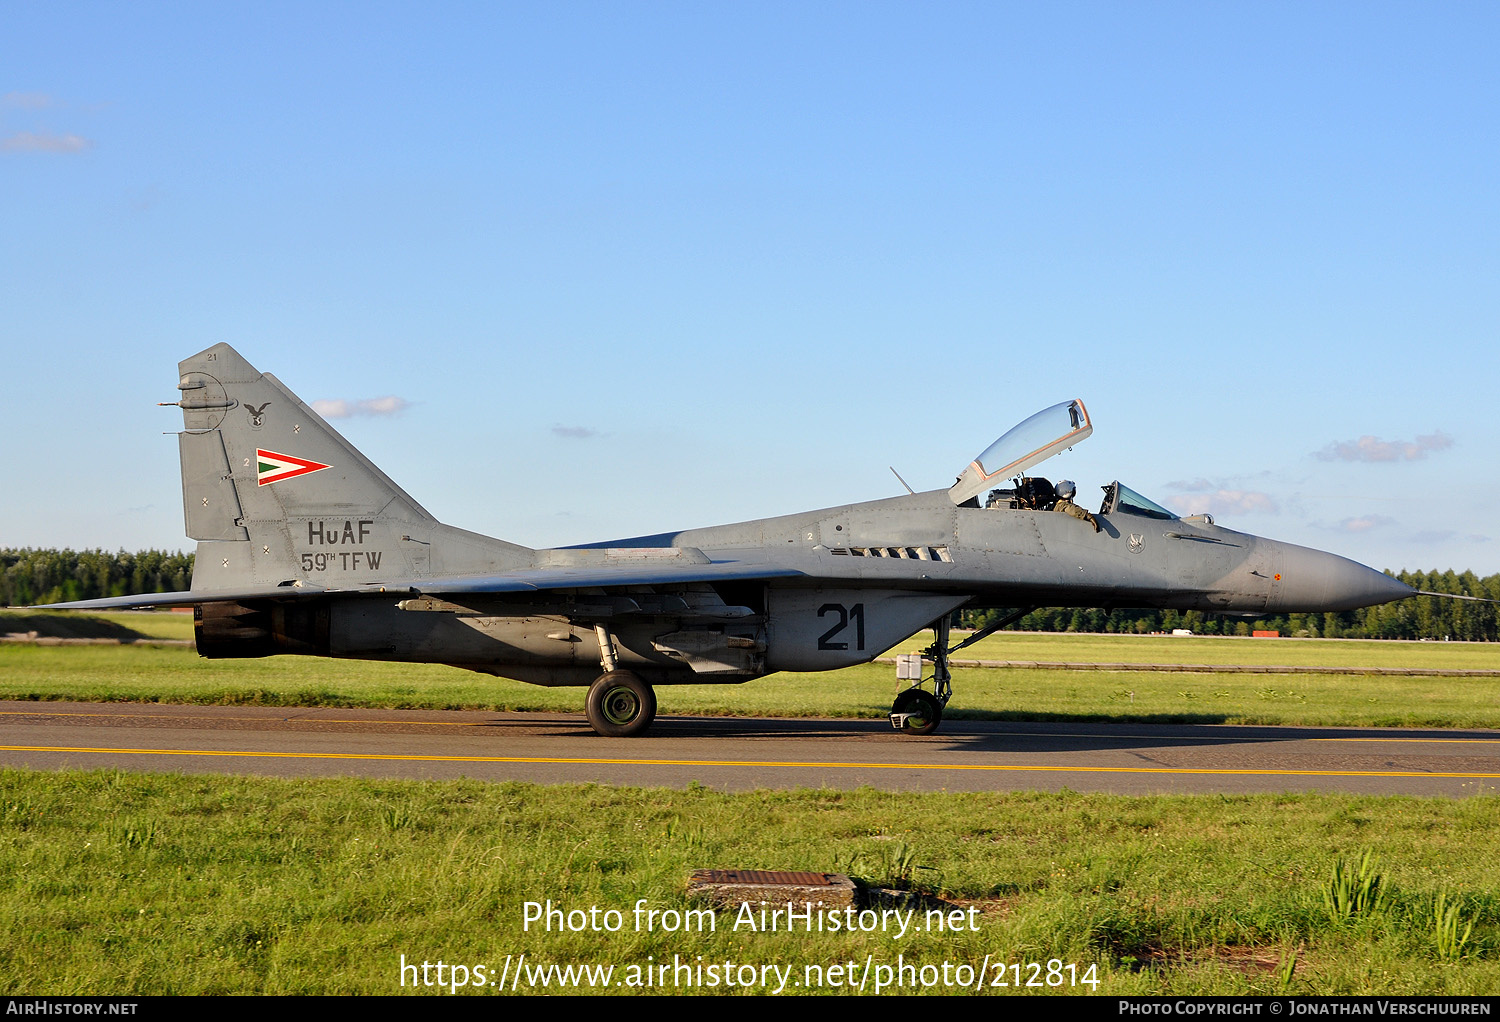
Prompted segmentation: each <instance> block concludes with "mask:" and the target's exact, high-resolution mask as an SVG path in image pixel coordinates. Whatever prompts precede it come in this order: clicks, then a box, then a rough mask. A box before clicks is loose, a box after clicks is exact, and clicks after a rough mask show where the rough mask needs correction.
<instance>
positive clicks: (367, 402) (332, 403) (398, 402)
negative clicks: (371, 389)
mask: <svg viewBox="0 0 1500 1022" xmlns="http://www.w3.org/2000/svg"><path fill="white" fill-rule="evenodd" d="M410 407H411V402H410V401H408V400H406V398H404V397H397V396H396V395H394V394H387V395H386V396H385V397H369V398H364V399H363V400H360V401H345V400H344V399H343V398H325V399H323V400H321V401H314V402H313V403H312V408H313V411H315V412H317V413H318V414H319V415H321V416H323V418H325V419H348V418H352V417H354V416H356V415H399V414H400V413H401V412H404V411H406V409H408V408H410Z"/></svg>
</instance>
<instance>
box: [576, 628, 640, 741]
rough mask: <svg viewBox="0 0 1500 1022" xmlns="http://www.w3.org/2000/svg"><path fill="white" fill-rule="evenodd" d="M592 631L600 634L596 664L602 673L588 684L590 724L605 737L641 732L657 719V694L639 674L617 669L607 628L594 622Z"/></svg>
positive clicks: (617, 662) (625, 736) (587, 710)
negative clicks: (597, 661)
mask: <svg viewBox="0 0 1500 1022" xmlns="http://www.w3.org/2000/svg"><path fill="white" fill-rule="evenodd" d="M594 634H595V635H597V636H598V637H599V665H600V666H601V667H603V668H604V673H603V674H601V675H600V676H599V677H598V678H596V679H595V680H594V683H593V684H592V685H590V686H589V697H588V701H587V702H586V703H585V704H584V712H585V713H587V714H588V718H589V726H590V727H592V728H593V729H594V730H595V731H597V732H598V733H599V734H601V735H604V736H606V737H608V738H633V737H634V736H636V735H639V734H644V733H645V731H646V729H647V728H648V727H650V726H651V722H652V721H653V720H655V719H656V693H655V692H654V691H653V690H652V688H651V686H650V685H648V684H646V683H645V682H644V681H642V680H641V678H640V676H639V675H637V674H634V673H632V672H631V671H626V670H621V669H620V666H619V660H618V658H617V657H616V656H615V642H614V636H612V635H610V634H609V629H607V628H605V627H604V626H603V625H595V626H594Z"/></svg>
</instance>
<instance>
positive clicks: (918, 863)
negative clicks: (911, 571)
mask: <svg viewBox="0 0 1500 1022" xmlns="http://www.w3.org/2000/svg"><path fill="white" fill-rule="evenodd" d="M1497 808H1500V805H1497V802H1496V800H1495V799H1493V798H1476V799H1468V800H1464V801H1446V800H1435V799H1434V800H1417V799H1374V798H1353V797H1336V796H1318V795H1295V796H1255V797H1233V798H1228V797H1224V798H1219V797H1214V798H1184V797H1153V798H1111V797H1106V796H1095V795H1078V794H1072V793H1067V792H1064V793H1062V794H1056V795H1053V794H1037V793H1023V794H1002V793H994V794H980V795H964V794H946V795H939V796H923V797H921V798H913V797H912V796H910V795H898V794H887V793H882V792H875V791H870V790H864V791H857V792H836V791H803V792H790V793H773V792H757V793H752V794H748V795H739V796H732V795H725V794H721V793H717V792H713V791H709V790H706V789H690V790H688V791H681V792H669V791H658V790H653V791H643V790H634V789H610V788H602V787H593V786H580V787H557V788H542V787H536V786H531V785H521V784H499V785H497V784H481V783H477V782H452V783H421V782H376V781H363V780H302V781H283V780H274V779H260V778H208V777H183V776H170V775H153V776H142V775H131V774H124V773H115V772H93V773H67V772H62V773H30V772H23V771H4V772H0V814H3V823H4V827H3V831H0V926H3V931H0V932H4V934H5V937H4V940H3V943H0V948H3V953H0V989H3V991H4V992H5V993H7V994H14V993H23V992H24V993H27V994H42V993H71V994H79V993H120V992H131V993H140V994H151V993H161V994H187V993H290V994H297V993H395V992H401V991H402V989H403V988H402V986H401V974H400V970H399V963H400V956H401V955H403V954H404V955H405V956H406V959H407V960H408V961H409V962H412V961H418V962H419V961H422V960H427V961H429V962H433V963H435V962H436V961H438V960H439V959H441V960H443V961H444V962H445V963H448V964H450V965H451V964H455V963H458V964H463V965H465V967H466V968H467V969H468V970H469V973H470V975H469V978H470V979H471V980H472V979H475V978H477V974H476V973H475V972H474V971H473V970H474V967H475V966H478V965H484V966H486V977H487V979H490V980H493V979H494V978H496V976H497V974H498V973H499V971H500V969H501V967H502V965H503V964H504V963H505V960H506V956H519V955H521V954H523V953H524V954H526V955H527V959H528V961H529V962H530V963H531V965H532V966H533V967H536V968H540V967H543V966H547V965H569V964H573V965H576V964H580V963H587V964H590V965H613V966H615V968H616V972H615V974H614V977H615V982H616V983H617V984H623V983H624V982H625V981H626V977H627V974H626V969H627V967H628V966H630V965H632V964H634V965H636V966H641V965H645V964H647V963H648V959H649V960H651V961H652V962H656V963H660V962H664V961H666V962H670V961H671V959H672V956H673V955H678V956H681V957H682V958H683V959H686V960H688V961H690V962H692V963H694V964H697V963H698V962H700V961H701V962H703V963H714V962H724V961H730V962H734V963H736V964H750V965H755V966H764V965H772V966H779V967H781V968H783V969H787V970H791V972H790V975H791V976H792V977H793V980H794V981H795V982H798V983H801V982H805V981H806V980H807V977H808V973H807V972H806V971H805V970H806V967H807V966H809V965H822V966H827V965H831V964H833V963H838V962H846V961H851V960H852V961H854V962H855V963H857V965H858V966H859V967H860V968H861V969H862V968H863V967H864V965H865V963H866V961H867V959H868V960H869V961H871V962H873V963H874V965H876V966H881V965H883V966H886V967H887V968H889V969H890V970H891V971H890V973H889V975H887V976H886V979H887V981H889V982H893V981H894V978H895V975H896V973H895V971H894V967H895V966H896V965H897V962H898V955H899V956H901V959H900V960H901V962H903V963H906V964H910V965H916V966H923V965H926V966H931V967H932V968H931V969H930V970H929V971H928V972H927V973H926V977H927V978H928V979H931V980H933V983H932V984H931V985H924V984H923V977H922V975H921V974H915V973H914V974H913V975H911V976H909V977H908V981H909V982H908V985H907V986H906V987H905V988H904V990H905V992H912V991H913V989H914V988H913V987H912V986H911V985H910V983H916V984H917V987H916V988H915V989H927V990H929V991H930V992H947V993H954V992H961V991H958V990H955V989H954V988H953V986H952V985H951V984H950V985H948V986H944V985H943V983H942V982H941V981H940V980H938V979H937V977H938V975H939V972H940V969H941V966H942V964H943V963H944V962H946V963H948V965H949V968H950V972H949V976H950V977H956V976H957V975H959V973H956V972H954V971H952V970H957V969H959V968H960V967H966V969H967V973H966V974H967V975H968V976H970V977H976V976H977V973H978V970H979V969H980V968H981V967H982V965H983V962H984V960H985V959H986V958H987V957H988V959H989V961H990V963H991V968H990V969H989V971H988V972H987V975H988V976H989V978H990V981H991V982H993V981H994V980H995V979H996V977H997V973H996V971H995V968H994V966H996V965H1000V964H1005V965H1009V964H1018V965H1020V966H1021V968H1020V971H1019V978H1020V980H1022V981H1023V982H1024V981H1025V980H1027V979H1031V978H1035V979H1036V980H1037V981H1038V982H1039V984H1040V985H1039V986H1038V987H1035V988H1032V989H1031V990H1030V991H1027V990H1026V989H1025V988H1024V987H1023V988H1022V990H1021V991H1019V992H1048V991H1049V990H1052V991H1061V992H1081V993H1099V994H1108V995H1123V994H1197V993H1261V994H1268V993H1277V992H1289V993H1309V992H1316V993H1322V994H1356V993H1493V992H1495V991H1496V990H1500V958H1497V952H1500V916H1497V911H1500V881H1497V877H1496V873H1495V871H1494V867H1493V849H1494V848H1495V847H1496V845H1497V843H1500V814H1497V812H1496V810H1497ZM1366 853H1369V855H1370V856H1371V873H1372V874H1373V875H1375V877H1376V879H1377V880H1378V882H1377V883H1374V884H1373V885H1372V884H1371V883H1370V882H1369V880H1370V878H1368V877H1367V878H1366V882H1365V883H1364V885H1363V887H1361V885H1360V884H1359V883H1358V882H1357V878H1356V881H1352V882H1348V883H1345V884H1343V885H1342V886H1340V885H1338V884H1337V883H1336V871H1337V870H1338V868H1339V865H1340V861H1341V860H1342V863H1343V865H1344V867H1346V869H1348V870H1351V871H1352V870H1355V869H1357V866H1358V864H1359V862H1360V861H1361V860H1362V858H1363V856H1364V855H1365V854H1366ZM727 866H733V867H738V868H780V869H797V870H809V871H820V872H822V871H842V872H848V873H850V874H852V875H855V876H856V877H859V878H861V879H862V880H864V881H866V882H868V883H871V884H875V885H895V886H906V887H911V888H914V889H917V890H921V891H925V892H928V893H930V894H933V895H939V896H941V897H942V898H944V899H947V900H948V901H950V902H952V903H953V904H955V905H956V906H958V907H959V908H961V909H964V910H965V911H966V910H967V909H969V908H973V909H974V910H975V911H974V913H973V914H972V915H970V914H964V915H963V925H962V927H961V928H960V929H959V930H958V931H957V932H943V933H933V932H917V931H915V930H908V932H907V933H906V935H905V936H901V935H899V933H898V932H896V931H891V932H886V933H880V932H872V933H846V932H837V933H830V932H823V933H817V932H814V933H805V932H793V933H786V932H775V933H767V932H760V931H757V930H750V929H747V928H745V927H744V926H743V925H742V926H741V927H740V928H739V929H734V927H733V924H734V923H735V921H736V915H735V913H733V912H720V913H719V914H718V915H717V916H716V917H715V920H714V923H713V926H714V930H713V932H692V933H687V932H675V933H674V932H661V931H660V930H658V932H646V931H637V930H636V929H635V928H634V920H633V913H632V910H633V908H634V906H635V905H636V903H637V901H638V900H639V899H646V903H647V907H648V908H655V909H659V910H662V911H667V910H676V911H678V912H682V911H685V910H686V909H688V908H691V907H693V906H694V905H695V904H696V903H694V902H691V901H689V900H688V899H687V898H686V896H685V893H684V887H685V881H686V878H687V875H688V873H689V872H690V871H691V870H693V869H695V868H700V867H727ZM549 899H550V900H551V901H552V902H553V903H554V905H558V906H562V907H563V908H564V910H572V909H581V910H585V911H587V910H588V909H590V908H591V907H597V908H598V909H599V911H600V912H601V913H602V912H606V911H608V910H610V909H614V910H617V911H618V912H619V913H620V914H621V919H622V920H623V923H622V925H621V927H620V929H619V930H618V932H614V933H597V932H588V931H585V932H562V931H561V930H560V928H559V927H554V929H553V931H552V932H550V933H548V932H546V931H544V930H540V929H539V928H538V926H533V927H532V928H531V929H530V930H527V929H525V927H524V914H525V905H526V903H527V902H529V901H530V902H539V903H545V901H547V900H549ZM575 918H578V917H575ZM925 919H926V917H925V916H924V914H923V913H922V912H920V911H919V912H918V913H917V916H916V917H914V922H913V924H912V925H913V926H919V925H920V923H921V922H925ZM701 922H702V920H701V919H700V923H701ZM891 925H892V926H896V925H898V923H897V922H895V921H893V922H892V923H891ZM698 956H702V958H701V959H699V958H698ZM1053 959H1055V960H1057V962H1058V967H1057V968H1056V969H1053V970H1052V975H1053V976H1054V977H1055V978H1056V977H1059V976H1060V975H1062V973H1061V971H1060V970H1061V969H1063V968H1065V967H1066V966H1069V965H1071V966H1073V967H1074V969H1073V971H1072V972H1071V973H1070V974H1067V975H1068V977H1069V978H1068V979H1062V978H1058V979H1057V982H1058V984H1059V985H1057V986H1054V987H1050V988H1049V987H1048V986H1047V985H1046V978H1047V973H1046V972H1045V971H1043V970H1045V969H1046V968H1047V965H1046V963H1047V962H1048V961H1049V960H1053ZM1029 963H1039V964H1040V967H1041V968H1040V969H1039V970H1038V971H1037V972H1036V973H1032V972H1030V971H1029V969H1028V965H1029ZM513 964H514V963H513ZM1090 967H1092V968H1093V969H1094V971H1093V972H1092V973H1091V974H1090V973H1089V972H1088V971H1087V970H1088V969H1089V968H1090ZM855 971H856V972H857V971H859V970H858V969H856V970H855ZM1088 975H1092V977H1093V978H1094V979H1096V980H1097V985H1096V986H1095V985H1086V986H1075V985H1073V984H1072V982H1071V978H1073V977H1077V978H1082V977H1084V976H1088ZM680 978H681V974H679V979H680ZM825 978H826V974H825ZM1004 978H1005V979H1006V980H1007V981H1014V979H1015V978H1016V975H1014V974H1011V973H1009V972H1007V973H1006V975H1005V977H1004ZM408 979H409V983H408V986H407V987H406V988H405V989H406V990H408V991H410V990H411V989H412V987H411V985H410V984H411V983H414V982H415V977H414V976H411V975H410V974H409V977H408ZM536 982H537V981H536V980H532V981H529V982H523V983H522V984H521V985H520V986H519V991H521V992H535V991H536V989H537V988H536V985H535V984H536ZM873 982H874V976H873V974H871V975H869V978H867V983H873ZM971 985H972V980H971ZM775 986H776V981H775V977H774V976H772V977H771V978H770V979H769V980H768V983H767V984H766V985H764V986H762V985H760V984H759V983H757V984H756V985H754V986H752V987H751V988H750V989H749V990H748V991H744V992H758V993H765V992H770V990H771V989H774V987H775ZM984 986H985V989H986V992H989V993H999V992H1002V988H998V987H995V988H991V987H990V986H989V984H988V983H985V984H984ZM528 987H530V988H531V989H530V990H528ZM614 989H616V990H617V991H621V992H623V991H625V990H626V989H628V988H626V987H623V986H619V985H617V986H616V987H614ZM722 989H723V988H722V987H721V988H720V990H722ZM696 990H697V988H683V987H682V986H681V983H680V982H679V985H678V988H676V989H673V988H671V987H670V985H669V986H668V989H667V990H666V991H665V992H696ZM490 992H493V990H491V991H490ZM657 992H661V991H659V990H658V991H657ZM788 992H806V988H805V987H791V986H789V987H788ZM866 992H874V991H873V989H872V988H871V987H870V986H867V987H866ZM1003 992H1007V993H1010V992H1017V991H1015V990H1014V989H1012V988H1004V990H1003Z"/></svg>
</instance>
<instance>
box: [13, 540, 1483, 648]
mask: <svg viewBox="0 0 1500 1022" xmlns="http://www.w3.org/2000/svg"><path fill="white" fill-rule="evenodd" d="M192 577H193V555H192V554H182V553H167V552H165V551H162V550H143V551H141V552H140V553H133V554H132V553H126V552H125V551H123V550H122V551H120V552H118V553H113V554H111V553H106V552H105V551H103V550H83V551H73V550H31V549H26V550H13V549H5V550H0V606H12V607H22V606H27V605H30V604H37V603H63V602H65V601H69V600H92V599H97V598H99V597H103V596H136V595H139V594H141V593H167V592H178V591H181V590H184V589H186V588H188V586H189V584H190V583H191V581H192ZM1395 577H1396V578H1399V579H1400V580H1401V581H1403V582H1405V583H1406V584H1407V585H1409V586H1411V587H1412V588H1414V589H1426V590H1428V591H1430V592H1437V593H1456V594H1459V595H1463V596H1479V597H1483V598H1485V599H1489V600H1500V575H1488V576H1486V577H1484V578H1480V577H1478V576H1477V575H1475V574H1474V573H1473V572H1472V571H1465V572H1461V573H1460V572H1454V571H1429V572H1422V571H1403V572H1400V573H1399V574H1396V576H1395ZM1004 613H1006V612H1005V611H993V610H986V611H967V612H965V613H964V614H963V623H964V624H965V625H966V626H969V627H982V626H983V625H985V624H987V623H988V622H990V621H993V620H994V619H995V618H996V617H998V616H1000V615H1001V614H1004ZM1174 628H1188V629H1191V630H1192V631H1193V632H1195V633H1197V634H1199V635H1249V634H1250V633H1251V632H1252V631H1260V630H1265V631H1277V632H1280V633H1281V634H1282V635H1293V636H1311V637H1314V638H1319V637H1322V638H1330V639H1338V638H1343V639H1453V640H1468V641H1474V642H1497V641H1500V605H1496V604H1493V603H1473V602H1470V601H1467V600H1444V599H1440V598H1438V597H1434V596H1419V597H1416V598H1415V599H1410V600H1400V601H1398V602H1396V603H1387V604H1384V605H1383V606H1379V607H1366V608H1364V609H1363V610H1351V611H1345V612H1344V613H1342V614H1281V615H1277V616H1275V617H1267V618H1261V619H1260V620H1256V621H1248V620H1246V619H1245V618H1242V617H1230V616H1223V615H1218V614H1205V613H1202V612H1201V611H1196V610H1189V611H1178V610H1111V611H1104V610H1075V609H1072V608H1060V609H1045V610H1038V611H1033V612H1032V613H1030V614H1027V615H1026V616H1025V617H1023V618H1021V619H1020V620H1019V621H1017V622H1016V623H1015V624H1014V625H1011V626H1010V629H1011V630H1015V631H1031V632H1133V633H1137V634H1144V633H1149V632H1167V631H1171V630H1172V629H1174Z"/></svg>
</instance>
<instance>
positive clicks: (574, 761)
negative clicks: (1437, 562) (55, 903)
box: [0, 745, 1500, 780]
mask: <svg viewBox="0 0 1500 1022" xmlns="http://www.w3.org/2000/svg"><path fill="white" fill-rule="evenodd" d="M0 752H92V753H114V754H117V755H127V756H242V757H247V758H252V759H358V760H380V761H395V762H415V763H525V764H533V765H540V766H679V767H761V768H764V767H788V768H793V769H809V768H825V769H826V768H832V769H839V770H988V771H997V772H1023V773H1043V774H1051V773H1072V774H1213V775H1222V776H1251V777H1257V776H1273V777H1454V778H1469V779H1484V780H1493V779H1500V773H1493V774H1478V773H1442V772H1437V771H1425V770H1227V769H1212V768H1206V767H1087V766H1040V765H1036V764H992V763H845V762H838V761H833V760H827V761H824V760H813V761H808V762H800V761H796V760H765V759H613V758H609V757H602V756H601V757H587V758H584V757H558V758H552V757H543V756H409V755H402V754H399V753H364V752H255V751H251V750H233V749H110V748H89V747H87V746H54V745H0Z"/></svg>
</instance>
